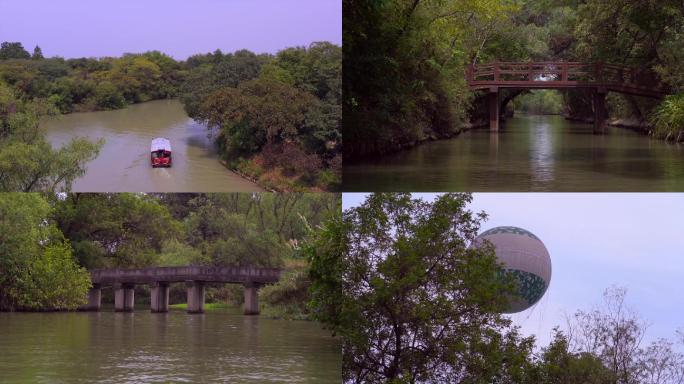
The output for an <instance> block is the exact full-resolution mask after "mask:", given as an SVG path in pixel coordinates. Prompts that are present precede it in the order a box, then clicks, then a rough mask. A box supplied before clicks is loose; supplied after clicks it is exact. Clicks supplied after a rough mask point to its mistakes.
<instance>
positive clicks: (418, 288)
mask: <svg viewBox="0 0 684 384" xmlns="http://www.w3.org/2000/svg"><path fill="white" fill-rule="evenodd" d="M471 199H472V197H471V196H470V195H468V194H445V195H442V196H440V197H438V198H437V199H436V200H435V201H434V202H433V203H428V202H425V201H422V200H419V199H412V198H411V196H410V195H409V194H384V193H378V194H373V195H371V196H370V197H368V198H367V199H366V201H365V202H364V203H363V204H362V205H360V206H358V207H355V208H351V209H348V210H346V211H344V212H343V217H342V218H341V219H332V220H331V221H330V222H328V224H326V225H325V226H324V227H323V228H322V229H321V230H320V231H319V232H318V235H317V236H315V237H314V238H313V239H312V240H311V241H310V242H309V243H308V245H307V246H305V250H304V252H305V253H306V254H307V255H308V256H309V258H310V260H311V274H310V276H311V281H312V288H311V294H312V302H311V306H312V312H313V314H314V317H315V318H316V319H318V320H319V321H322V322H323V323H324V324H326V326H327V327H328V328H330V329H331V330H332V331H333V332H334V333H335V334H339V335H340V336H342V338H343V380H344V381H345V382H397V383H398V382H452V383H461V382H462V383H466V382H517V381H522V380H523V379H524V377H525V375H526V372H527V369H526V368H525V367H527V365H528V363H529V359H528V355H529V353H530V352H531V348H532V344H533V339H531V338H521V337H520V336H519V334H518V331H517V329H515V328H511V326H510V321H509V320H507V319H505V318H502V317H501V316H500V315H499V312H500V311H501V310H502V309H503V308H505V306H506V305H507V302H506V301H507V299H506V294H507V293H512V292H513V291H512V290H513V289H514V288H515V287H514V284H513V280H511V279H510V278H509V277H510V276H507V275H506V274H504V273H503V272H502V270H501V266H500V265H498V264H497V262H496V257H495V255H494V250H493V247H491V246H488V247H483V248H478V247H469V244H470V243H471V242H472V240H473V239H474V238H475V236H476V234H477V231H478V229H479V227H480V222H481V221H482V220H483V219H484V218H485V215H484V214H483V213H480V214H475V213H473V212H471V211H469V210H467V209H466V205H467V204H468V203H469V202H470V201H471Z"/></svg>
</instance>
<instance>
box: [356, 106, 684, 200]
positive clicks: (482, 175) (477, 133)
mask: <svg viewBox="0 0 684 384" xmlns="http://www.w3.org/2000/svg"><path fill="white" fill-rule="evenodd" d="M343 183H344V185H343V190H345V191H350V192H351V191H509V192H510V191H530V190H533V191H684V146H682V145H673V144H668V143H665V142H663V141H660V140H655V139H651V138H649V137H647V136H643V135H640V134H637V133H635V132H632V131H629V130H627V129H623V128H609V129H608V132H607V134H606V135H595V134H594V133H593V126H592V125H590V124H577V123H571V122H568V121H566V120H565V119H563V118H562V117H560V116H516V117H515V118H512V119H509V120H508V121H506V122H505V123H503V124H502V126H501V130H500V131H499V133H498V134H491V133H490V132H489V130H488V129H486V128H485V129H477V130H472V131H469V132H466V133H464V134H462V135H460V136H458V137H456V138H454V139H451V140H441V141H435V142H430V143H426V144H424V145H421V146H418V147H416V148H413V149H410V150H407V151H403V152H400V153H396V154H393V155H390V156H386V157H383V158H381V159H377V160H368V161H364V162H361V163H350V162H345V165H344V175H343Z"/></svg>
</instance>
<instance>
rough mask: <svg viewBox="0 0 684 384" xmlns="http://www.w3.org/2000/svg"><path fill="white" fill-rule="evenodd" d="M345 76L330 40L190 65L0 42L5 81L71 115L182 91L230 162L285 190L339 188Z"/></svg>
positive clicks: (0, 72) (153, 54) (23, 97)
mask: <svg viewBox="0 0 684 384" xmlns="http://www.w3.org/2000/svg"><path fill="white" fill-rule="evenodd" d="M341 82H342V51H341V48H340V47H339V46H336V45H333V44H330V43H314V44H312V45H311V46H310V47H308V48H303V47H302V48H288V49H285V50H283V51H281V52H279V53H278V54H277V55H270V54H259V55H257V54H255V53H252V52H250V51H247V50H241V51H237V52H235V53H227V54H224V53H222V52H221V51H220V50H216V51H215V52H213V53H209V54H205V55H195V56H191V57H190V58H188V59H187V60H185V61H176V60H174V59H173V58H172V57H170V56H168V55H165V54H163V53H161V52H159V51H149V52H145V53H141V54H125V55H123V56H122V57H118V58H115V57H104V58H77V59H64V58H60V57H53V58H45V57H43V54H42V51H41V49H40V48H39V47H36V48H35V49H34V52H33V54H29V52H28V51H26V50H25V49H24V47H23V46H22V45H21V43H17V42H14V43H10V42H4V43H2V46H1V47H0V86H1V85H2V84H4V85H5V86H7V87H9V89H10V90H11V92H13V95H12V97H14V98H16V99H18V100H20V101H21V102H23V103H29V102H40V103H43V104H45V105H47V106H48V107H54V110H56V111H58V112H61V113H70V112H78V111H99V110H108V109H118V108H123V107H125V106H126V105H129V104H133V103H139V102H144V101H149V100H154V99H163V98H175V97H180V100H181V101H182V103H183V105H184V107H185V109H186V111H187V112H188V114H189V115H190V116H191V117H192V118H195V119H198V120H202V121H204V122H206V123H208V124H209V126H210V127H211V128H212V129H213V128H217V135H216V141H217V144H218V146H219V149H220V153H221V155H222V157H223V158H224V160H225V161H226V162H227V163H228V164H229V165H230V166H231V168H234V169H237V170H239V171H241V172H242V173H244V174H247V175H248V176H250V177H252V178H255V179H258V181H259V182H260V183H261V184H262V185H265V186H266V187H268V188H274V189H279V190H306V189H311V190H330V189H337V188H339V184H340V173H341V166H342V160H341V155H340V151H341V145H342V140H341V134H340V125H341ZM46 111H49V109H47V110H46ZM7 113H12V111H8V112H7Z"/></svg>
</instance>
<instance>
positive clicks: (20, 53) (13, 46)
mask: <svg viewBox="0 0 684 384" xmlns="http://www.w3.org/2000/svg"><path fill="white" fill-rule="evenodd" d="M29 58H31V55H30V54H29V53H28V52H27V51H26V50H25V49H24V46H23V45H21V43H19V42H14V43H11V42H8V41H5V42H3V43H2V45H0V60H7V59H29Z"/></svg>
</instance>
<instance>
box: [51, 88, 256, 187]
mask: <svg viewBox="0 0 684 384" xmlns="http://www.w3.org/2000/svg"><path fill="white" fill-rule="evenodd" d="M41 127H42V128H43V129H44V130H45V132H46V133H47V137H48V140H49V141H50V142H51V143H52V144H53V145H56V146H61V145H63V144H64V143H66V142H67V141H69V140H70V139H71V138H73V137H74V136H81V137H87V138H90V139H92V140H97V139H99V138H101V137H103V138H105V140H106V144H105V146H104V147H103V148H102V151H101V152H100V155H99V156H98V157H97V158H96V159H95V160H93V161H92V162H90V163H89V164H88V166H87V172H86V174H85V175H84V176H83V177H81V178H79V179H78V180H76V181H75V182H74V185H73V191H74V192H245V191H260V190H261V188H260V187H259V186H258V185H256V184H254V183H252V182H251V181H248V180H246V179H244V178H242V177H240V176H239V175H237V174H235V173H233V172H231V171H229V170H227V169H226V168H225V167H224V166H222V165H221V164H220V163H219V161H218V156H217V154H216V151H215V147H214V145H213V142H212V140H211V139H210V138H209V137H208V130H207V129H206V127H205V126H204V125H203V124H199V123H197V122H196V121H194V120H192V119H191V118H189V117H188V115H186V114H185V111H183V107H182V106H181V104H180V103H179V102H178V101H176V100H157V101H150V102H147V103H142V104H135V105H131V106H130V107H128V108H125V109H121V110H116V111H104V112H86V113H72V114H68V115H63V116H58V117H55V118H50V119H47V120H45V121H43V122H42V123H41ZM155 137H165V138H167V139H169V140H170V141H171V147H172V149H173V166H172V167H171V168H152V167H151V166H150V152H149V151H150V142H151V140H152V139H153V138H155Z"/></svg>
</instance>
